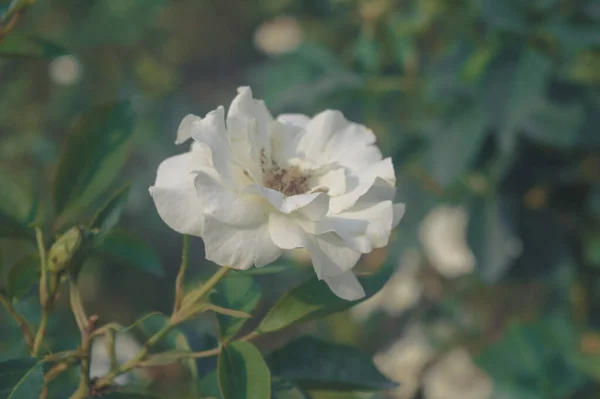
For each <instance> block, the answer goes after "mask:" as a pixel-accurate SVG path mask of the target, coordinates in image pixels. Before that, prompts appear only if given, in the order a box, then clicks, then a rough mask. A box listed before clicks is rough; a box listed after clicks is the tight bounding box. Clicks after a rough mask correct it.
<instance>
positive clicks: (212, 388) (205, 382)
mask: <svg viewBox="0 0 600 399" xmlns="http://www.w3.org/2000/svg"><path fill="white" fill-rule="evenodd" d="M198 393H199V394H200V395H201V397H202V398H215V399H222V398H223V397H222V396H221V391H220V390H219V378H218V376H217V371H216V370H215V371H212V372H210V373H208V374H206V375H205V376H204V377H202V379H201V380H200V381H199V382H198Z"/></svg>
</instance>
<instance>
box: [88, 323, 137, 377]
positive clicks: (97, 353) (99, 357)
mask: <svg viewBox="0 0 600 399" xmlns="http://www.w3.org/2000/svg"><path fill="white" fill-rule="evenodd" d="M140 349H142V346H141V345H140V344H139V342H137V341H136V340H135V339H134V338H133V337H132V336H131V335H129V334H127V333H121V332H118V333H116V334H115V353H116V355H117V363H118V364H119V365H121V364H124V363H127V362H128V361H129V360H131V359H132V358H133V357H134V356H135V355H137V353H138V352H139V351H140ZM108 372H110V357H109V355H108V349H107V345H106V339H105V338H104V336H101V337H98V338H95V339H94V341H93V342H92V351H91V362H90V378H96V377H102V376H103V375H106V374H107V373H108ZM133 377H134V376H133V374H132V372H129V373H125V374H121V375H120V376H118V377H117V378H115V380H114V382H115V384H117V385H127V384H130V383H131V382H132V381H133Z"/></svg>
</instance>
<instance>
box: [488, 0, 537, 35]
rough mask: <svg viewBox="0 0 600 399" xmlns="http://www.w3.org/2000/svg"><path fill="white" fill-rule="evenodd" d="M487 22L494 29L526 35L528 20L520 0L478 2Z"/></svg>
mask: <svg viewBox="0 0 600 399" xmlns="http://www.w3.org/2000/svg"><path fill="white" fill-rule="evenodd" d="M478 1H479V4H480V6H481V11H482V13H483V16H484V18H485V20H486V21H487V22H488V23H489V24H490V25H491V26H492V27H494V28H496V29H501V30H506V31H509V32H516V33H525V32H526V31H527V25H528V24H527V20H526V18H525V14H524V12H523V10H522V9H521V8H520V7H519V6H520V4H521V3H520V2H519V1H518V0H478Z"/></svg>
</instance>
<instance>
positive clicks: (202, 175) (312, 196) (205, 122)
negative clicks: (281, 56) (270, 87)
mask: <svg viewBox="0 0 600 399" xmlns="http://www.w3.org/2000/svg"><path fill="white" fill-rule="evenodd" d="M238 93H239V94H238V96H237V97H236V98H235V99H234V100H233V102H232V103H231V106H230V107H229V112H228V113H227V116H225V111H224V109H223V107H219V108H217V109H216V110H214V111H211V112H209V113H208V114H207V115H206V117H204V118H200V117H197V116H194V115H188V116H186V117H185V118H184V119H183V121H182V122H181V125H180V126H179V131H178V132H177V140H176V142H175V143H176V144H181V143H184V142H185V141H187V140H188V139H190V138H191V139H193V143H192V146H191V150H190V151H189V152H187V153H185V154H181V155H176V156H174V157H171V158H168V159H166V160H165V161H163V162H162V163H161V164H160V166H159V167H158V171H157V176H156V182H155V184H154V186H153V187H151V188H150V194H151V195H152V197H153V199H154V203H155V204H156V208H157V209H158V213H159V214H160V216H161V218H162V219H163V220H164V221H165V223H167V224H168V225H169V226H170V227H171V228H172V229H174V230H175V231H177V232H180V233H183V234H190V235H195V236H199V237H202V239H203V240H204V244H205V248H206V258H207V259H209V260H211V261H213V262H215V263H217V264H219V265H223V266H229V267H232V268H235V269H248V268H250V267H251V266H252V265H255V266H256V267H261V266H264V265H267V264H269V263H271V262H273V261H274V260H276V259H277V258H278V257H279V256H280V255H281V254H282V252H283V250H288V249H293V248H305V249H306V250H307V251H308V252H309V253H310V255H311V258H312V262H313V266H314V269H315V272H316V273H317V276H318V278H319V279H321V280H324V281H325V282H326V283H327V284H328V285H329V287H330V288H331V290H332V291H333V292H334V293H335V294H336V295H338V296H339V297H341V298H344V299H347V300H355V299H359V298H361V297H363V296H364V295H365V293H364V290H363V288H362V287H361V285H360V283H359V282H358V280H357V278H356V277H355V276H354V274H353V273H352V268H353V267H354V266H355V265H356V263H357V262H358V259H359V258H360V256H361V254H364V253H368V252H371V250H372V249H373V248H380V247H384V246H385V245H387V243H388V239H389V237H390V233H391V230H392V228H393V227H395V226H396V224H397V223H398V222H399V221H400V218H401V217H402V214H403V213H404V205H403V204H394V203H393V199H394V196H395V191H396V190H395V188H394V184H395V180H396V178H395V173H394V168H393V165H392V161H391V159H390V158H386V159H382V156H381V152H380V151H379V149H378V148H377V147H376V146H375V145H374V144H375V135H374V134H373V132H372V131H371V130H369V129H367V128H366V127H364V126H362V125H359V124H356V123H352V122H349V121H347V120H346V119H345V118H344V116H343V115H342V114H341V113H340V112H338V111H330V110H327V111H324V112H321V113H319V114H317V115H316V116H314V117H313V118H312V119H311V118H309V117H307V116H305V115H298V114H294V115H291V114H290V115H281V116H279V117H278V118H277V119H274V118H273V117H272V116H271V114H270V112H269V111H268V109H267V108H266V106H265V104H264V102H263V101H261V100H256V99H254V98H252V91H251V90H250V88H248V87H242V88H240V89H238Z"/></svg>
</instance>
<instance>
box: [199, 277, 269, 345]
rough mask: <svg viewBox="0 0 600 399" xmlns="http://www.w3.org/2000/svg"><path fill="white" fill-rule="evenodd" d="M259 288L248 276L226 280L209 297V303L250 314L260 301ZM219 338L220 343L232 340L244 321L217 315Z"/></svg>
mask: <svg viewBox="0 0 600 399" xmlns="http://www.w3.org/2000/svg"><path fill="white" fill-rule="evenodd" d="M260 295H261V292H260V287H259V286H258V284H256V282H255V281H254V280H253V279H252V278H251V277H248V276H235V277H232V278H226V279H224V280H223V281H221V283H220V284H219V285H218V286H217V290H216V292H214V293H212V294H211V295H210V301H211V302H212V303H214V304H215V305H217V306H220V307H223V308H227V309H234V310H239V311H242V312H245V313H251V312H252V310H254V308H255V307H256V305H257V304H258V301H259V300H260ZM217 320H218V321H219V337H220V339H221V340H222V341H227V340H229V339H231V338H233V337H234V336H235V335H236V334H237V333H238V332H239V331H240V329H241V328H242V326H243V325H244V323H245V322H246V320H245V319H240V318H234V317H231V316H226V315H224V314H218V313H217Z"/></svg>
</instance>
